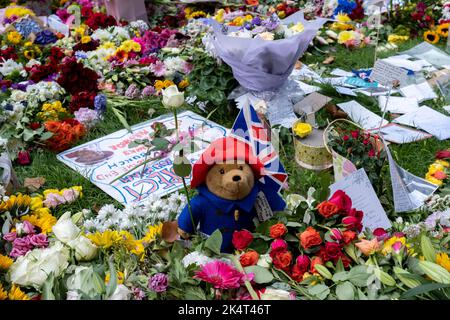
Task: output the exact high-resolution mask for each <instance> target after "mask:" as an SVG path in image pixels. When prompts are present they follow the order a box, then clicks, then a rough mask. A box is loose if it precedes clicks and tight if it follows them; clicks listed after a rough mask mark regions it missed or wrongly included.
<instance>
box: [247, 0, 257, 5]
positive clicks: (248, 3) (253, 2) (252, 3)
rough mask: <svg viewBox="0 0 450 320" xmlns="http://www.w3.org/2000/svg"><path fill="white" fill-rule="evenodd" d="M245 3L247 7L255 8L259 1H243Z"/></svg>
mask: <svg viewBox="0 0 450 320" xmlns="http://www.w3.org/2000/svg"><path fill="white" fill-rule="evenodd" d="M245 3H246V4H247V5H249V6H257V5H259V0H245Z"/></svg>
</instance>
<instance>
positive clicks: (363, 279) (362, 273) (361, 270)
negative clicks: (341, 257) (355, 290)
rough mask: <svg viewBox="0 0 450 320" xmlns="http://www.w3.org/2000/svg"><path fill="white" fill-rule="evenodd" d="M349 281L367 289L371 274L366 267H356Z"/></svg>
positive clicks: (351, 272) (349, 274)
mask: <svg viewBox="0 0 450 320" xmlns="http://www.w3.org/2000/svg"><path fill="white" fill-rule="evenodd" d="M348 276H349V277H348V280H349V281H350V282H351V283H352V284H354V285H355V286H357V287H366V286H367V280H368V279H369V277H370V273H369V272H367V267H366V266H355V267H353V268H351V269H350V271H349V273H348Z"/></svg>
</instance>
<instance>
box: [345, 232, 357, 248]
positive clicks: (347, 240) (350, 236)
mask: <svg viewBox="0 0 450 320" xmlns="http://www.w3.org/2000/svg"><path fill="white" fill-rule="evenodd" d="M356 237H357V234H356V232H354V231H350V230H346V231H344V232H342V240H343V242H344V244H346V245H347V244H349V243H350V242H352V241H353V240H355V239H356Z"/></svg>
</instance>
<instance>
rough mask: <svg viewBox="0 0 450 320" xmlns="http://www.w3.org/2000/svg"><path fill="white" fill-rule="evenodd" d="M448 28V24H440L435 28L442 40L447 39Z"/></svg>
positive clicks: (449, 24)
mask: <svg viewBox="0 0 450 320" xmlns="http://www.w3.org/2000/svg"><path fill="white" fill-rule="evenodd" d="M449 26H450V23H443V24H440V25H439V26H438V27H437V29H436V32H437V33H438V34H439V35H440V36H442V37H444V38H447V37H448V28H449Z"/></svg>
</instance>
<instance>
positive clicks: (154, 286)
mask: <svg viewBox="0 0 450 320" xmlns="http://www.w3.org/2000/svg"><path fill="white" fill-rule="evenodd" d="M168 285H169V277H168V276H167V275H166V274H165V273H157V274H155V275H154V276H152V277H151V278H150V280H149V282H148V287H149V289H150V290H153V291H155V292H158V293H159V292H164V291H166V290H167V287H168Z"/></svg>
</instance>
